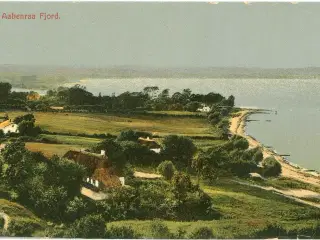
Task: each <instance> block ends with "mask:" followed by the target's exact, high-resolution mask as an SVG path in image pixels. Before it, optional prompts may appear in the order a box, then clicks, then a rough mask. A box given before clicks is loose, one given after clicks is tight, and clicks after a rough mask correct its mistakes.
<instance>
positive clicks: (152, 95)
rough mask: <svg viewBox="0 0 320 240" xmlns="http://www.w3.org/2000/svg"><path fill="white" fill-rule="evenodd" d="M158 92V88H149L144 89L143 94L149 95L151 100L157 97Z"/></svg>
mask: <svg viewBox="0 0 320 240" xmlns="http://www.w3.org/2000/svg"><path fill="white" fill-rule="evenodd" d="M158 91H159V87H157V86H147V87H145V88H144V89H143V92H144V93H145V94H147V95H148V96H149V98H151V99H153V98H155V97H156V95H157V92H158Z"/></svg>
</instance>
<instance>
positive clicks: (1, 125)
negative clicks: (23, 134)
mask: <svg viewBox="0 0 320 240" xmlns="http://www.w3.org/2000/svg"><path fill="white" fill-rule="evenodd" d="M11 124H12V123H11V122H10V121H9V120H7V121H4V122H2V123H0V129H3V128H5V127H8V126H10V125H11Z"/></svg>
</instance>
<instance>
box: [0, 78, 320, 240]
mask: <svg viewBox="0 0 320 240" xmlns="http://www.w3.org/2000/svg"><path fill="white" fill-rule="evenodd" d="M1 87H2V90H1ZM6 87H9V89H10V86H8V85H6V84H5V85H4V86H1V85H0V91H3V89H6ZM158 91H159V89H157V88H156V87H146V88H145V89H144V90H143V91H141V92H138V93H131V92H126V93H123V94H121V95H119V96H101V95H99V96H93V95H92V94H91V93H89V92H87V91H86V89H85V88H83V87H81V86H75V87H73V88H59V89H55V90H52V91H48V93H47V95H46V96H44V97H42V98H40V99H38V100H33V101H29V100H27V101H26V100H25V99H24V100H23V94H19V93H11V92H10V91H8V92H7V95H6V96H5V94H3V95H1V96H0V102H1V101H2V103H3V104H2V105H1V106H2V108H3V109H4V110H6V111H3V112H2V113H1V114H3V118H4V119H12V120H13V122H14V123H16V124H18V129H19V133H10V134H7V135H4V134H2V135H0V141H1V142H4V143H6V144H7V146H6V148H5V149H4V150H3V151H2V152H1V154H0V170H1V171H0V180H1V188H0V190H1V191H0V203H2V205H1V206H0V213H1V212H4V213H6V214H7V215H9V217H10V218H12V219H13V220H16V221H12V222H11V223H10V224H9V229H7V230H5V229H4V231H3V232H2V235H4V236H31V235H33V236H38V237H51V238H52V237H68V238H118V239H119V238H120V239H121V238H180V239H181V238H201V239H203V238H263V237H277V236H286V237H287V238H288V237H296V236H297V235H299V234H300V235H301V234H302V235H308V236H310V237H314V238H316V237H320V228H319V219H320V211H319V209H318V208H315V207H311V206H307V205H304V204H301V203H298V202H296V201H295V200H293V199H288V198H286V197H284V196H281V195H278V194H276V193H273V192H270V191H265V190H263V189H259V188H257V187H254V186H250V185H243V184H240V181H239V180H241V182H242V183H243V182H245V183H248V184H250V183H252V182H253V183H255V184H260V185H262V186H274V187H276V188H279V189H308V190H312V191H315V192H319V189H318V188H317V187H315V186H312V185H306V184H303V183H301V182H298V181H293V180H292V179H283V178H281V177H279V176H280V174H281V171H282V169H281V166H279V164H278V162H277V161H276V160H275V159H274V158H272V157H271V158H268V159H263V155H262V152H261V149H260V148H253V149H249V144H248V142H247V140H246V139H244V138H242V137H240V136H233V137H229V136H228V126H229V122H228V120H229V118H230V116H233V115H234V114H236V109H235V108H234V107H233V106H234V97H233V96H230V97H228V98H225V97H223V96H221V95H220V94H216V93H209V94H205V95H201V94H193V93H192V92H191V91H190V89H185V90H184V91H182V92H181V93H179V92H178V93H174V94H173V95H172V96H170V95H169V91H168V90H163V91H162V92H160V93H159V92H158ZM4 93H5V91H4ZM31 94H33V95H34V93H31ZM24 97H25V96H24ZM19 99H20V100H21V101H20V100H19ZM14 102H15V104H18V103H19V104H20V105H19V104H18V107H17V106H16V105H15V106H16V107H17V108H16V109H15V110H14V109H13V106H14ZM21 104H22V105H23V106H27V107H28V108H29V111H27V112H26V111H25V109H23V108H21ZM53 104H59V105H63V106H64V107H65V108H64V110H63V111H61V112H59V111H56V110H52V111H51V110H50V106H53ZM202 104H207V105H208V104H209V105H210V106H211V110H210V112H208V113H207V114H199V113H197V112H195V111H196V109H197V108H198V107H200V106H202ZM7 108H9V109H7ZM141 108H143V109H144V110H141ZM9 110H10V111H9ZM30 110H31V111H33V113H32V114H31V113H30ZM139 137H144V138H146V137H151V138H152V137H153V138H154V139H155V140H156V141H157V142H158V144H159V145H160V149H161V151H160V153H156V152H154V151H152V150H150V148H149V147H147V146H145V145H142V144H140V143H139V141H138V139H139ZM71 149H77V150H79V149H87V151H90V152H91V153H100V152H101V150H104V151H105V152H106V153H107V155H108V159H109V161H110V163H111V165H112V168H113V170H114V171H115V172H116V173H117V174H118V175H119V176H124V177H125V179H126V185H127V186H125V187H122V188H117V189H112V188H110V189H108V190H106V191H105V193H106V194H108V196H109V197H108V198H107V199H105V200H101V201H94V200H92V199H89V198H86V197H84V196H83V195H81V193H80V189H81V187H83V182H82V179H83V178H84V177H86V176H89V175H90V174H91V172H90V171H91V170H92V169H88V168H85V167H84V166H82V165H79V164H77V163H75V162H73V161H70V160H66V159H63V158H62V156H63V155H64V153H65V152H67V151H68V150H71ZM39 151H40V152H39ZM135 170H143V171H146V172H149V173H150V172H152V173H158V174H161V175H162V176H163V178H161V179H158V180H141V179H138V178H135V177H134V171H135ZM252 172H254V173H259V174H261V176H263V177H265V178H266V179H267V180H264V181H262V180H261V181H259V182H258V181H254V180H251V179H250V180H248V179H249V174H250V173H252ZM27 209H28V210H27ZM15 222H17V223H15ZM2 225H3V223H2ZM0 228H1V218H0ZM2 228H3V227H2Z"/></svg>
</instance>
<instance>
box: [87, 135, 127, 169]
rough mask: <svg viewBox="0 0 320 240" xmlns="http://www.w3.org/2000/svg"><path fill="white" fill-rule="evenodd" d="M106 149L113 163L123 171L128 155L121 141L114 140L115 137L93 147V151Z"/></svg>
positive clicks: (98, 151) (97, 151)
mask: <svg viewBox="0 0 320 240" xmlns="http://www.w3.org/2000/svg"><path fill="white" fill-rule="evenodd" d="M101 150H104V151H105V152H106V154H107V156H108V159H109V160H110V161H111V163H112V165H113V166H115V168H116V169H117V170H118V171H119V172H121V171H122V170H123V168H124V165H125V163H126V156H125V154H124V152H123V148H122V146H121V144H120V143H118V142H116V141H114V140H113V139H106V140H104V141H102V142H100V143H98V144H96V145H95V146H94V147H93V151H94V152H96V153H100V152H101Z"/></svg>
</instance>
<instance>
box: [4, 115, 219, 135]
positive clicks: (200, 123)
mask: <svg viewBox="0 0 320 240" xmlns="http://www.w3.org/2000/svg"><path fill="white" fill-rule="evenodd" d="M2 114H3V113H0V115H2ZM23 114H26V113H24V112H16V111H14V112H9V117H10V118H11V119H13V118H15V117H16V116H18V115H23ZM34 115H35V118H36V123H37V124H39V125H40V127H42V128H43V129H46V130H48V131H52V132H70V133H73V134H79V133H87V134H94V133H110V134H119V133H120V132H121V131H123V130H127V129H133V130H138V131H147V132H151V133H154V134H156V135H161V136H163V135H168V134H180V135H190V136H214V133H213V132H212V129H211V127H210V125H209V124H208V122H207V120H206V119H205V118H203V119H202V118H196V119H195V118H174V117H167V116H161V117H155V116H131V117H119V116H111V115H106V114H81V113H41V112H36V113H34Z"/></svg>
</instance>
